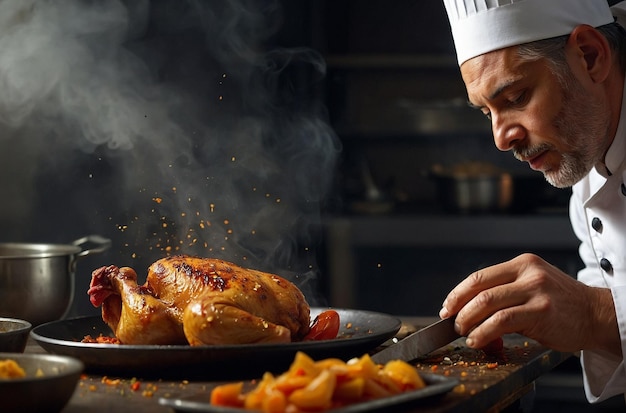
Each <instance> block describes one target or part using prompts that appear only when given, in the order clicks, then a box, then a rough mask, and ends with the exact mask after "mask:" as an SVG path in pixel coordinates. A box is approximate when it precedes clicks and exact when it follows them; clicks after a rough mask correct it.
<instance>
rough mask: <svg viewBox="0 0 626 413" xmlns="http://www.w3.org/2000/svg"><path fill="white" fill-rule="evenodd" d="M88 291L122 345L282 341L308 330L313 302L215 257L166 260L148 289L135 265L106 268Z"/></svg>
mask: <svg viewBox="0 0 626 413" xmlns="http://www.w3.org/2000/svg"><path fill="white" fill-rule="evenodd" d="M88 294H89V298H90V301H91V303H92V304H93V305H94V306H96V307H99V306H102V319H103V321H104V322H105V323H106V324H107V325H108V326H109V327H110V328H111V330H112V331H113V333H114V334H115V336H116V338H117V339H119V341H120V342H121V343H124V344H185V343H189V344H190V345H202V344H243V343H281V342H291V341H298V340H301V339H302V338H303V337H304V336H305V335H306V334H307V333H308V332H309V330H310V325H309V323H310V308H309V305H308V304H307V302H306V300H305V297H304V295H303V294H302V292H301V291H300V290H299V289H298V288H297V287H296V286H295V285H294V284H293V283H291V282H290V281H288V280H286V279H284V278H282V277H279V276H278V275H274V274H268V273H264V272H261V271H257V270H252V269H246V268H242V267H240V266H237V265H235V264H233V263H229V262H226V261H222V260H218V259H212V258H198V257H191V256H183V255H180V256H171V257H167V258H163V259H160V260H158V261H156V262H155V263H153V264H152V265H151V266H150V267H149V269H148V274H147V277H146V281H145V283H144V284H143V285H138V284H137V273H136V272H135V271H134V270H133V269H132V268H129V267H121V268H118V267H116V266H113V265H110V266H106V267H101V268H98V269H97V270H95V271H94V272H93V274H92V279H91V285H90V288H89V291H88Z"/></svg>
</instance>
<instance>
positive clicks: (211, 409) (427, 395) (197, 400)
mask: <svg viewBox="0 0 626 413" xmlns="http://www.w3.org/2000/svg"><path fill="white" fill-rule="evenodd" d="M420 375H421V376H422V377H423V378H424V381H425V382H426V383H427V384H428V385H427V386H426V387H424V388H422V389H419V390H414V391H409V392H406V393H402V394H398V395H396V396H391V397H384V398H382V399H376V400H372V401H368V402H363V403H355V404H351V405H349V406H346V407H342V408H340V409H333V410H327V411H326V413H357V412H371V411H375V410H384V411H388V410H389V409H391V408H396V407H400V405H405V404H408V403H411V404H418V403H423V402H426V401H427V400H428V401H429V400H430V399H432V398H435V397H437V396H441V395H443V394H445V393H447V392H449V391H450V390H452V389H453V388H454V386H456V385H457V384H458V383H459V380H458V379H455V378H449V377H444V376H439V375H436V374H423V373H420ZM208 399H209V393H208V392H206V393H202V394H197V395H194V396H189V397H185V398H182V399H168V398H165V397H161V398H160V399H159V404H161V405H164V406H168V407H171V408H172V409H174V411H176V412H181V413H192V412H198V413H200V412H205V413H242V412H249V410H243V409H236V408H231V407H222V406H215V405H212V404H211V403H209V402H208Z"/></svg>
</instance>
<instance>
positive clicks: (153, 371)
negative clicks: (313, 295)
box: [31, 308, 401, 380]
mask: <svg viewBox="0 0 626 413" xmlns="http://www.w3.org/2000/svg"><path fill="white" fill-rule="evenodd" d="M323 310H326V308H311V319H313V318H314V317H315V316H316V315H317V314H319V313H320V312H321V311H323ZM335 310H336V311H337V312H338V313H339V318H340V320H341V328H340V330H339V334H338V337H337V338H336V339H332V340H321V341H304V342H294V343H284V344H242V345H216V346H193V347H192V346H188V345H126V344H121V345H120V344H99V343H82V342H81V340H82V339H83V338H84V337H85V336H86V335H91V336H92V337H95V336H98V335H99V334H102V335H105V336H112V335H113V333H112V332H111V329H110V328H109V327H108V326H107V325H106V324H105V323H104V322H103V321H102V318H101V317H100V316H93V317H79V318H73V319H68V320H60V321H54V322H51V323H46V324H42V325H39V326H37V327H35V328H34V329H33V330H32V331H31V337H32V338H33V339H34V340H35V341H36V342H37V343H38V344H39V345H40V346H41V347H42V348H44V349H45V350H46V351H47V352H49V353H54V354H61V355H66V356H72V357H76V358H78V359H79V360H81V361H82V362H83V363H84V364H85V368H86V370H87V371H88V372H91V373H99V374H108V375H119V376H135V377H143V378H149V377H158V378H161V379H165V378H188V379H196V378H197V379H203V380H211V379H218V380H229V379H245V378H254V377H259V376H260V375H262V374H263V373H264V372H265V371H270V372H280V371H284V370H286V369H287V368H288V367H289V365H290V364H291V362H292V361H293V359H294V356H295V354H296V352H298V351H304V352H306V353H307V354H308V355H309V356H311V357H313V358H328V357H338V358H341V359H344V360H347V359H349V358H352V357H358V356H361V355H363V354H364V353H367V352H369V351H371V350H373V349H375V348H376V347H377V346H378V345H380V344H381V343H383V342H385V341H386V340H388V339H389V338H391V337H393V336H394V334H396V333H397V332H398V330H399V329H400V325H401V322H400V320H399V319H397V318H396V317H393V316H390V315H387V314H382V313H376V312H370V311H359V310H349V309H335Z"/></svg>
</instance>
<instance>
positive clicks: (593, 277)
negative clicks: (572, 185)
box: [569, 192, 626, 403]
mask: <svg viewBox="0 0 626 413" xmlns="http://www.w3.org/2000/svg"><path fill="white" fill-rule="evenodd" d="M576 198H577V197H576V192H574V194H573V195H572V199H571V200H570V209H569V212H570V220H571V223H572V228H573V230H574V233H575V234H576V236H577V237H578V239H579V240H580V241H581V244H580V247H579V250H578V251H579V254H580V258H581V259H582V261H583V263H584V264H585V267H584V268H583V269H582V270H580V271H579V272H578V280H579V281H581V282H583V283H585V284H587V285H591V286H595V287H605V288H606V287H607V285H606V282H605V281H604V279H603V277H602V272H601V270H600V268H599V264H598V261H597V259H596V257H595V254H594V251H593V248H592V247H591V241H590V236H589V232H588V231H589V229H588V225H587V219H586V216H585V211H584V208H583V206H582V205H583V204H582V201H581V200H580V199H576ZM611 292H612V295H613V300H614V303H615V312H616V314H617V320H618V326H619V331H620V337H621V340H622V354H626V286H625V287H613V288H611ZM580 363H581V366H582V369H583V381H584V387H585V395H586V396H587V400H588V401H589V402H591V403H596V402H600V401H603V400H606V399H608V398H610V397H613V396H615V395H618V394H624V393H625V392H626V366H625V365H624V359H623V358H619V357H616V356H614V355H611V354H607V353H602V352H596V351H589V350H585V351H582V352H581V357H580Z"/></svg>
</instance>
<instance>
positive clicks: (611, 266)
mask: <svg viewBox="0 0 626 413" xmlns="http://www.w3.org/2000/svg"><path fill="white" fill-rule="evenodd" d="M569 213H570V219H571V222H572V227H573V229H574V233H575V234H576V236H577V237H578V238H579V239H580V241H581V244H580V248H579V253H580V257H581V259H582V260H583V262H584V264H585V268H584V269H582V270H581V271H580V272H579V273H578V280H580V281H582V282H584V283H585V284H588V285H592V286H596V287H605V288H610V289H611V293H612V295H613V300H614V303H615V312H616V314H617V323H618V327H619V333H620V337H621V340H622V354H623V355H624V356H625V357H626V88H625V93H624V94H623V96H622V109H621V115H620V121H619V124H618V127H617V133H616V135H615V138H614V140H613V143H612V144H611V147H610V148H609V151H608V152H607V155H606V159H605V163H604V164H602V165H596V167H595V168H594V169H592V170H591V172H589V174H588V175H587V176H586V177H585V178H584V179H583V180H582V181H580V182H578V183H577V184H576V185H574V187H573V191H572V197H571V199H570V209H569ZM581 364H582V367H583V378H584V386H585V394H586V396H587V399H588V400H589V401H590V402H592V403H593V402H599V401H602V400H606V399H607V398H609V397H612V396H615V395H618V394H626V365H625V364H624V358H619V357H615V356H613V355H610V354H606V353H601V352H597V351H588V350H584V351H582V352H581Z"/></svg>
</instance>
